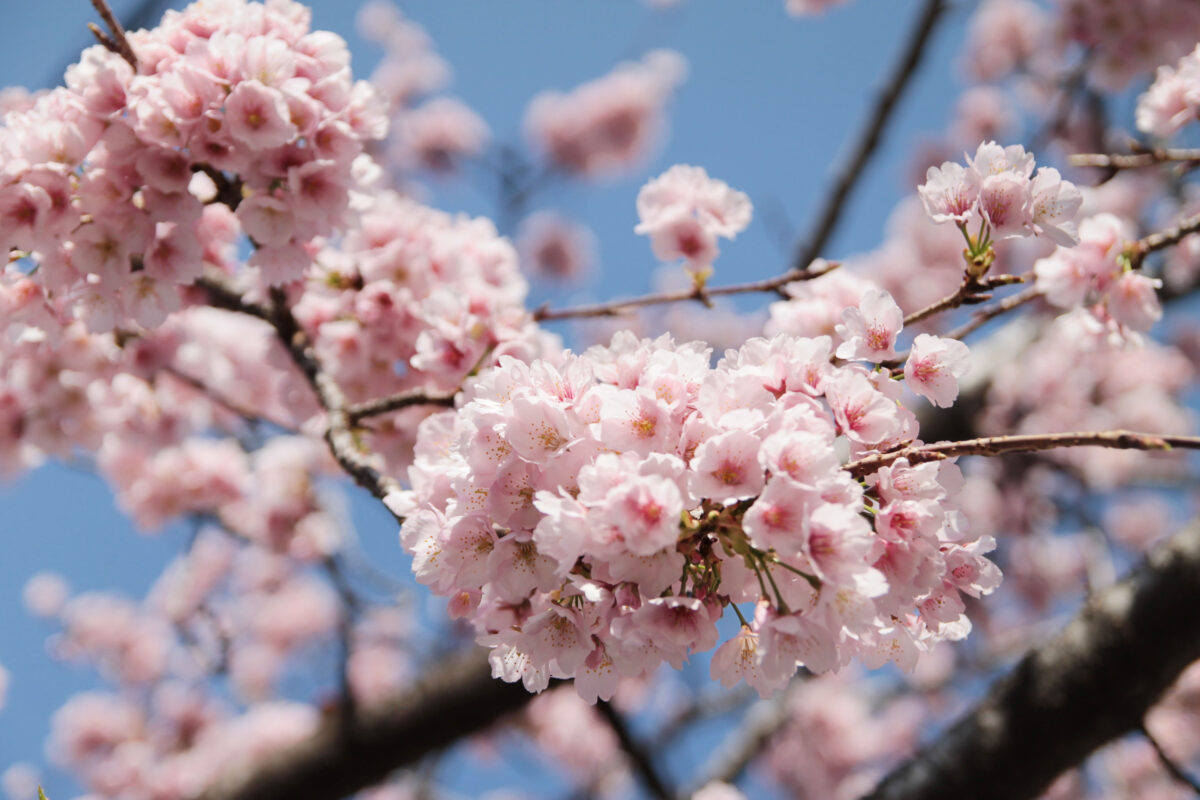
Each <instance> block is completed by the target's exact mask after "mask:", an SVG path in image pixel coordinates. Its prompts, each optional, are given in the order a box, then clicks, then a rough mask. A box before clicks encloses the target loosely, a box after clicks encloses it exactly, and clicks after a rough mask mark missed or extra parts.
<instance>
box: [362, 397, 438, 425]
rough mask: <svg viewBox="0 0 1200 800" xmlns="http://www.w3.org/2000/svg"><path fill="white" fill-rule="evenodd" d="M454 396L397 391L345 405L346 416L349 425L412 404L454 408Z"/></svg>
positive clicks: (400, 409) (409, 406)
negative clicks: (385, 395)
mask: <svg viewBox="0 0 1200 800" xmlns="http://www.w3.org/2000/svg"><path fill="white" fill-rule="evenodd" d="M454 398H455V395H453V394H428V393H427V392H422V391H408V392H399V393H397V394H393V395H388V396H387V397H379V398H376V399H375V400H368V401H366V402H365V403H355V404H354V405H351V406H347V407H346V416H347V417H348V418H349V419H350V424H351V425H356V424H358V422H359V421H361V420H364V419H366V418H367V417H376V416H379V415H380V414H390V413H391V412H393V411H402V410H404V409H406V408H411V407H412V406H442V407H444V408H454Z"/></svg>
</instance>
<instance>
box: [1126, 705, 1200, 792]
mask: <svg viewBox="0 0 1200 800" xmlns="http://www.w3.org/2000/svg"><path fill="white" fill-rule="evenodd" d="M1140 730H1141V733H1142V736H1145V737H1146V741H1147V742H1149V743H1150V746H1151V747H1153V748H1154V752H1155V753H1157V754H1158V760H1159V761H1160V762H1162V765H1163V768H1164V769H1166V771H1167V772H1169V773H1170V774H1171V777H1172V778H1174V779H1175V780H1177V781H1179V782H1180V783H1182V784H1183V785H1184V786H1186V787H1188V788H1189V789H1191V790H1192V791H1193V792H1195V793H1196V795H1197V796H1200V783H1197V782H1196V780H1195V779H1194V778H1192V777H1191V776H1190V775H1188V774H1187V773H1186V772H1184V771H1183V769H1182V768H1181V767H1180V766H1179V765H1178V764H1176V763H1175V760H1174V759H1172V758H1171V757H1170V756H1169V755H1167V751H1166V750H1163V748H1162V745H1161V744H1159V743H1158V739H1155V738H1154V737H1153V736H1151V735H1150V731H1149V730H1147V729H1146V723H1144V722H1143V723H1142V727H1141V729H1140Z"/></svg>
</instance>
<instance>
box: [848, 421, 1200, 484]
mask: <svg viewBox="0 0 1200 800" xmlns="http://www.w3.org/2000/svg"><path fill="white" fill-rule="evenodd" d="M1061 447H1108V448H1112V449H1115V450H1170V449H1172V448H1174V447H1180V448H1184V449H1188V450H1200V436H1160V435H1158V434H1153V433H1136V432H1133V431H1095V432H1077V433H1038V434H1023V435H1017V436H986V437H983V438H981V439H965V440H963V441H961V442H937V443H935V444H922V445H916V446H914V447H902V448H900V449H899V450H892V451H889V452H887V453H876V454H875V455H870V456H865V457H864V458H860V459H858V460H856V461H851V462H849V463H847V464H845V465H843V466H842V469H845V470H847V471H848V472H849V473H850V474H851V475H853V476H854V477H856V478H862V477H864V476H866V475H870V474H871V473H873V472H875V471H876V470H878V469H880V468H881V467H886V466H887V465H889V464H891V463H892V462H894V461H896V460H897V459H901V458H906V459H908V463H910V464H923V463H925V462H927V461H942V460H944V459H947V458H954V457H956V456H998V455H1001V454H1002V453H1031V452H1035V451H1038V450H1055V449H1058V448H1061Z"/></svg>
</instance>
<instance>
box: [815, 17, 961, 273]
mask: <svg viewBox="0 0 1200 800" xmlns="http://www.w3.org/2000/svg"><path fill="white" fill-rule="evenodd" d="M945 10H946V3H945V0H926V2H925V6H924V8H922V9H921V15H920V17H919V18H918V19H917V24H916V26H915V27H914V28H913V30H912V33H911V34H909V37H908V43H907V44H906V45H905V47H904V52H903V53H902V54H901V56H900V61H899V62H898V63H897V64H896V66H894V67H893V68H892V69H891V70H889V71H888V73H887V74H888V75H890V76H891V80H889V81H888V83H887V85H886V86H884V87H883V89H882V90H881V91H880V93H879V97H878V99H877V100H876V101H875V106H874V108H873V109H872V110H871V116H870V118H869V119H868V120H867V124H866V127H864V128H863V130H862V132H861V133H860V134H859V136H858V140H857V141H856V142H855V144H854V148H853V149H852V150H851V151H850V155H849V157H848V158H847V159H846V161H845V163H844V165H843V166H842V169H841V171H840V172H839V173H838V176H837V178H836V179H835V180H834V182H833V189H832V190H831V191H830V192H829V194H828V195H826V197H825V204H824V206H823V207H822V208H821V212H820V213H819V214H818V215H817V218H816V221H815V222H814V223H813V226H812V230H811V232H810V233H809V234H808V236H807V237H805V238H804V240H803V241H802V242H801V243H800V245H799V246H798V247H797V248H796V255H795V258H794V259H793V260H792V270H793V271H796V270H801V269H803V268H804V267H805V266H807V265H808V264H810V263H812V261H813V260H814V259H815V258H816V257H817V256H819V255H820V254H821V251H822V250H824V249H825V245H826V244H827V243H828V242H829V238H830V237H831V236H832V235H833V231H834V229H835V228H836V227H837V224H838V222H839V221H840V219H841V216H842V211H843V209H844V208H845V205H846V200H847V199H848V198H849V197H850V192H851V190H853V189H854V186H855V184H857V183H858V179H859V176H861V175H862V172H863V169H864V168H865V167H866V166H867V162H868V161H870V160H871V156H872V155H874V153H875V149H876V148H877V147H878V146H879V141H880V139H881V138H882V137H883V132H884V130H885V129H886V128H887V126H888V123H889V122H890V121H891V119H892V112H893V111H895V109H896V105H897V103H898V102H899V100H900V97H901V95H903V94H904V90H905V88H907V86H908V85H909V83H911V81H912V77H913V75H914V74H916V71H917V66H918V65H920V63H921V56H922V55H923V54H924V52H925V45H926V44H927V43H928V42H929V39H930V37H931V36H932V34H933V30H934V28H935V27H936V26H937V22H938V19H939V18H940V17H941V16H942V13H943V12H944V11H945Z"/></svg>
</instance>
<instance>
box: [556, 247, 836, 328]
mask: <svg viewBox="0 0 1200 800" xmlns="http://www.w3.org/2000/svg"><path fill="white" fill-rule="evenodd" d="M840 266H841V264H840V263H838V262H836V261H830V262H826V263H824V264H821V265H819V266H817V267H815V268H814V269H793V270H789V271H788V272H785V273H784V274H783V275H779V276H777V277H774V278H768V279H766V280H761V281H751V282H749V283H738V284H734V285H732V286H714V287H712V288H706V287H702V286H696V287H694V288H692V289H688V290H686V291H681V292H662V293H660V294H648V295H643V296H642V297H634V298H632V299H629V300H611V301H609V302H607V303H596V304H595V305H588V306H576V307H574V308H563V309H551V308H548V307H546V306H542V307H541V308H539V309H538V310H537V311H534V312H533V318H534V319H535V320H536V321H538V322H547V321H549V320H559V319H581V318H584V317H615V316H619V315H621V314H623V313H625V312H627V311H629V310H630V309H633V308H638V307H641V306H656V305H663V304H666V303H680V302H686V301H688V300H696V301H699V302H701V303H704V304H705V305H709V304H710V303H711V299H712V298H714V297H722V296H725V295H732V294H749V293H752V292H775V293H777V294H779V295H780V296H781V297H787V293H786V291H785V290H784V287H785V286H787V285H788V284H789V283H796V282H798V281H810V280H812V279H813V278H819V277H821V276H822V275H825V274H828V273H830V272H832V271H833V270H835V269H837V268H838V267H840Z"/></svg>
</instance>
